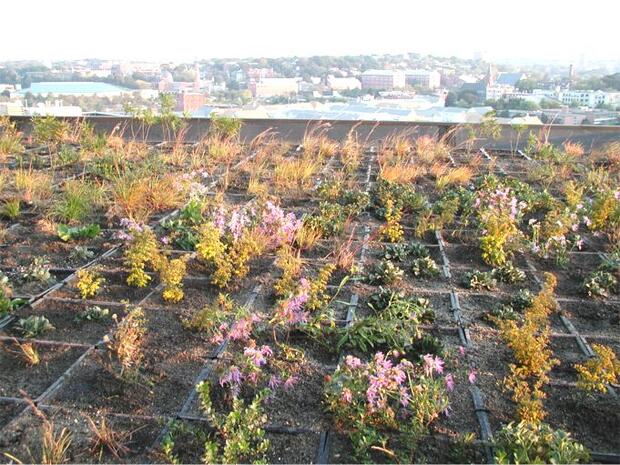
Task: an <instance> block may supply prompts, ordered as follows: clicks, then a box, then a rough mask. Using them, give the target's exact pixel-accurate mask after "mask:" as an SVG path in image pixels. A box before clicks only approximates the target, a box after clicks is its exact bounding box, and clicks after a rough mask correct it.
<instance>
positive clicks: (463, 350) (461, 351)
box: [459, 346, 466, 357]
mask: <svg viewBox="0 0 620 465" xmlns="http://www.w3.org/2000/svg"><path fill="white" fill-rule="evenodd" d="M465 352H466V349H465V347H463V346H459V354H461V357H462V356H464V355H465Z"/></svg>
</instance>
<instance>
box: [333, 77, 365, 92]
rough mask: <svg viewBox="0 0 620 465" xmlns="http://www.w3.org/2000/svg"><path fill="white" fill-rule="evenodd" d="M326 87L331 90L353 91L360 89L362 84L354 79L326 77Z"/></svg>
mask: <svg viewBox="0 0 620 465" xmlns="http://www.w3.org/2000/svg"><path fill="white" fill-rule="evenodd" d="M327 86H328V87H329V88H330V89H331V90H336V91H338V90H353V89H361V88H362V83H361V82H360V80H359V79H357V78H354V77H344V78H337V77H334V76H328V77H327Z"/></svg>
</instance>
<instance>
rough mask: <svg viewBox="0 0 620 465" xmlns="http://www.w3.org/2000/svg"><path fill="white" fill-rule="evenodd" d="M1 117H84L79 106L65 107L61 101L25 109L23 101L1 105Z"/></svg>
mask: <svg viewBox="0 0 620 465" xmlns="http://www.w3.org/2000/svg"><path fill="white" fill-rule="evenodd" d="M0 115H10V116H60V117H63V116H82V109H81V108H80V107H77V106H70V105H63V104H62V102H61V101H60V100H56V101H54V102H45V103H38V104H37V105H36V106H34V107H25V106H23V104H22V102H21V101H17V102H4V103H0Z"/></svg>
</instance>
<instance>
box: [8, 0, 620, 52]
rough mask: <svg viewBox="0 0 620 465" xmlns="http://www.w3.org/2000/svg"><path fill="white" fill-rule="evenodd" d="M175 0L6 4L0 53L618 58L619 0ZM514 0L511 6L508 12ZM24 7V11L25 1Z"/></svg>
mask: <svg viewBox="0 0 620 465" xmlns="http://www.w3.org/2000/svg"><path fill="white" fill-rule="evenodd" d="M438 5H439V4H437V3H426V4H422V3H420V2H407V1H395V0H387V1H384V2H381V3H374V4H371V5H366V4H363V3H360V2H353V1H349V0H345V1H326V0H315V1H314V2H312V3H304V4H300V5H296V4H294V2H285V1H280V0H263V1H261V2H257V1H238V2H235V4H234V6H231V4H230V3H223V2H213V3H212V2H203V3H198V2H192V1H189V0H177V1H175V2H168V3H166V4H165V8H162V7H161V5H160V4H157V3H154V2H146V1H142V0H140V1H125V2H121V1H119V0H109V1H107V2H105V3H101V4H99V3H97V2H83V1H77V0H58V1H54V2H48V1H41V0H31V1H30V2H28V11H27V12H24V11H21V12H20V16H19V18H18V17H17V16H16V15H17V12H14V14H8V12H9V10H8V9H7V8H5V9H4V11H5V12H7V14H5V15H4V17H5V21H3V22H2V29H3V31H4V32H5V34H4V36H5V37H6V38H7V39H5V42H4V45H3V47H2V48H1V49H0V61H9V60H28V59H32V60H42V61H49V60H51V61H57V60H70V59H80V58H102V59H119V60H153V61H175V62H180V61H184V62H191V61H195V60H200V59H207V58H247V57H269V58H271V57H281V56H311V55H361V54H364V55H365V54H383V53H407V52H418V53H423V54H434V55H439V56H452V55H455V56H459V57H463V58H473V57H475V56H477V55H480V54H481V53H482V57H484V58H487V59H489V60H493V61H507V60H513V61H525V60H529V61H544V60H549V61H553V62H556V63H557V62H558V61H566V62H574V63H578V62H579V60H580V59H583V58H581V57H582V56H585V59H586V60H587V61H588V62H592V61H599V60H604V61H620V53H618V51H617V31H616V27H615V26H616V25H615V24H614V22H617V18H618V17H620V2H617V1H608V0H605V1H603V0H594V1H591V2H588V3H587V4H585V5H581V6H580V7H579V9H576V8H575V7H573V6H572V5H571V4H570V3H565V2H562V3H560V2H551V1H549V2H541V1H533V0H522V1H521V2H519V3H518V4H516V5H517V6H515V4H510V5H507V4H497V3H489V2H485V1H481V0H470V1H469V2H460V1H448V2H443V3H441V6H438ZM508 8H510V9H508ZM20 10H23V9H20Z"/></svg>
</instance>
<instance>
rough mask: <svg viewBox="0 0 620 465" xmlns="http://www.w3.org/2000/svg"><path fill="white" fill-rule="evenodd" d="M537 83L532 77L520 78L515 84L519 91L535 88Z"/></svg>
mask: <svg viewBox="0 0 620 465" xmlns="http://www.w3.org/2000/svg"><path fill="white" fill-rule="evenodd" d="M537 84H538V82H536V81H535V80H533V79H520V80H519V81H518V82H517V84H516V88H517V89H519V90H520V91H521V92H531V91H532V90H534V89H535V88H536V85H537Z"/></svg>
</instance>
